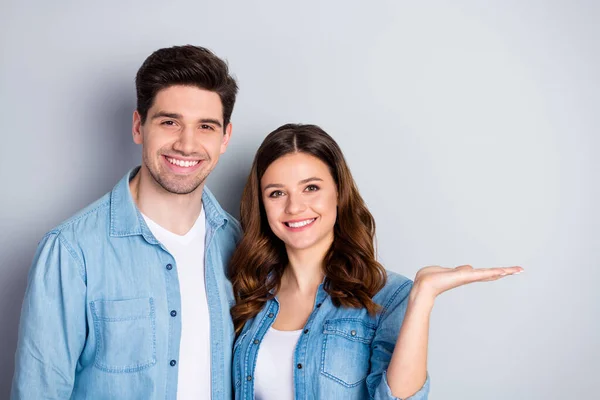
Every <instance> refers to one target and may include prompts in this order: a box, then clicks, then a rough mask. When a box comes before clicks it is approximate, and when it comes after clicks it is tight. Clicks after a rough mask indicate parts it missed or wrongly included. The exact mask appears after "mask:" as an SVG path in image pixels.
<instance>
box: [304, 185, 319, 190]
mask: <svg viewBox="0 0 600 400" xmlns="http://www.w3.org/2000/svg"><path fill="white" fill-rule="evenodd" d="M304 190H306V191H307V192H316V191H317V190H319V187H318V186H317V185H308V186H307V187H306V189H304Z"/></svg>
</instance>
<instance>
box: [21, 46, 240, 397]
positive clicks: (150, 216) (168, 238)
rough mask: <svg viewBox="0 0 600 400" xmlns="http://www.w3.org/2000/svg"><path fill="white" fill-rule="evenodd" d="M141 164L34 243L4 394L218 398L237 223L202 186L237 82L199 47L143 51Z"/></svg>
mask: <svg viewBox="0 0 600 400" xmlns="http://www.w3.org/2000/svg"><path fill="white" fill-rule="evenodd" d="M136 89H137V109H136V111H135V112H134V113H133V129H132V131H133V140H134V142H135V143H137V144H141V145H142V165H141V167H138V168H135V169H134V170H132V171H130V172H129V173H127V175H125V177H124V178H123V179H122V180H121V181H120V182H119V183H118V184H117V185H116V186H115V188H114V189H113V190H112V191H111V192H110V193H108V194H106V195H105V196H104V197H102V198H101V199H100V200H98V201H96V202H95V203H93V204H92V205H90V206H88V207H87V208H86V209H84V210H83V211H81V212H79V213H78V214H77V215H75V216H74V217H72V218H71V219H69V220H67V221H66V222H64V223H62V224H61V225H59V226H58V227H57V228H55V229H53V230H52V231H50V232H49V233H47V234H46V236H45V237H44V238H43V240H42V241H41V243H40V245H39V247H38V250H37V253H36V255H35V259H34V262H33V266H32V268H31V271H30V273H29V279H28V287H27V291H26V293H25V300H24V303H23V309H22V315H21V324H20V328H19V343H18V347H17V352H16V365H15V375H14V379H13V385H12V395H11V396H12V399H41V398H44V399H69V398H72V399H144V400H146V399H165V398H166V399H207V398H212V399H230V398H231V372H230V370H231V365H230V364H231V351H232V349H231V347H232V342H233V336H234V334H233V325H232V322H231V318H230V316H229V308H230V307H231V305H232V304H233V301H234V300H233V295H232V292H231V284H230V283H229V281H228V280H227V278H226V275H225V270H226V266H227V263H228V261H229V258H230V256H231V254H232V252H233V250H234V249H235V246H236V244H237V241H238V239H239V237H240V234H241V231H240V228H239V225H238V222H237V221H236V220H235V219H233V218H232V217H231V216H230V215H229V214H227V213H226V212H225V211H223V209H222V208H221V207H220V206H219V204H218V202H217V201H216V200H215V198H214V197H213V196H212V194H211V193H210V192H209V191H208V189H207V188H206V187H205V186H204V182H205V180H206V178H207V177H208V175H209V174H210V172H211V171H212V170H213V168H214V167H215V165H216V164H217V161H218V160H219V156H220V155H221V154H223V153H224V152H225V150H226V149H227V145H228V143H229V139H230V137H231V123H230V117H231V113H232V111H233V106H234V103H235V97H236V94H237V84H236V82H235V80H234V79H233V78H232V77H231V76H230V75H229V72H228V68H227V65H226V64H225V63H224V62H223V61H222V60H221V59H219V58H217V57H216V56H215V55H214V54H213V53H211V52H210V51H209V50H206V49H204V48H201V47H194V46H182V47H172V48H165V49H160V50H158V51H156V52H155V53H153V54H152V55H150V57H148V58H147V59H146V61H145V62H144V63H143V65H142V66H141V68H140V69H139V71H138V73H137V77H136Z"/></svg>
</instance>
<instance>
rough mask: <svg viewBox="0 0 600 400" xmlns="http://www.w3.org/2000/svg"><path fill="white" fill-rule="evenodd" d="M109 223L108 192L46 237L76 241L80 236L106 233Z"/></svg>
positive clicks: (52, 230)
mask: <svg viewBox="0 0 600 400" xmlns="http://www.w3.org/2000/svg"><path fill="white" fill-rule="evenodd" d="M109 221H110V192H109V193H107V194H105V195H104V196H102V197H101V198H99V199H98V200H96V201H94V202H93V203H91V204H89V205H87V206H86V207H84V208H83V209H81V210H79V211H78V212H77V213H75V214H74V215H73V216H71V217H69V218H67V219H66V220H64V221H63V222H61V223H60V224H58V225H57V226H55V227H54V228H53V229H51V230H50V231H49V232H48V233H47V234H46V235H51V234H54V235H60V236H62V237H64V238H66V239H76V238H77V237H80V236H81V235H86V234H89V233H93V232H100V231H107V229H108V223H109Z"/></svg>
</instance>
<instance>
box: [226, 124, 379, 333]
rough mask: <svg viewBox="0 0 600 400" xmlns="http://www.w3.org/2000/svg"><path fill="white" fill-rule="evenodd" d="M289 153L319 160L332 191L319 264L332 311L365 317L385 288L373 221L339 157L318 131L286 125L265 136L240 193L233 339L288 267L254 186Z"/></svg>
mask: <svg viewBox="0 0 600 400" xmlns="http://www.w3.org/2000/svg"><path fill="white" fill-rule="evenodd" d="M290 153H305V154H309V155H311V156H314V157H316V158H318V159H319V160H321V161H323V162H324V163H325V164H326V165H327V166H328V167H329V171H330V172H331V175H332V176H333V179H334V181H335V184H336V186H337V191H338V209H337V220H336V222H335V226H334V239H333V243H332V244H331V247H330V248H329V250H328V252H327V253H326V255H325V259H324V260H323V271H324V274H325V281H324V289H325V290H326V291H327V293H328V294H329V296H330V297H331V300H332V301H333V304H335V305H336V306H338V307H339V306H346V307H354V308H361V307H364V308H366V309H367V310H368V312H369V313H371V314H374V313H376V312H377V310H378V309H379V306H378V305H377V304H375V303H374V302H373V300H372V298H373V296H374V295H375V294H376V293H377V292H378V291H379V290H380V289H381V288H382V287H383V286H384V285H385V282H386V272H385V269H384V268H383V266H382V265H381V264H379V263H378V262H377V260H375V246H374V238H375V221H374V219H373V216H372V215H371V213H370V212H369V210H368V209H367V206H366V205H365V202H364V201H363V199H362V197H361V196H360V194H359V193H358V189H357V187H356V184H355V183H354V179H353V178H352V174H351V173H350V169H349V168H348V165H347V164H346V160H345V159H344V155H343V154H342V151H341V150H340V147H339V146H338V144H337V143H336V142H335V140H333V138H332V137H331V136H329V135H328V134H327V133H326V132H325V131H323V130H322V129H321V128H319V127H318V126H315V125H296V124H287V125H283V126H281V127H279V128H277V129H276V130H275V131H273V132H271V133H270V134H269V135H268V136H267V137H266V138H265V140H264V141H263V143H262V144H261V145H260V147H259V149H258V151H257V152H256V156H255V157H254V162H253V163H252V168H251V170H250V175H249V176H248V181H247V182H246V186H245V188H244V192H243V194H242V200H241V206H240V217H241V224H242V229H243V231H244V235H243V237H242V240H241V242H240V244H239V246H238V248H237V250H236V251H235V253H234V254H233V257H232V258H231V261H230V265H229V276H230V278H231V282H232V284H233V292H234V294H235V300H236V304H235V306H233V307H232V309H231V315H232V317H233V323H234V326H235V331H236V333H237V334H239V332H240V331H241V330H242V328H243V327H244V324H245V323H246V321H248V320H249V319H251V318H253V317H255V316H256V315H257V314H258V313H259V311H260V310H261V309H262V307H263V306H264V305H265V303H266V302H267V301H268V300H269V299H272V298H273V297H274V296H275V294H276V293H277V291H278V289H279V285H280V283H281V277H282V274H283V271H284V270H285V268H286V266H287V265H288V258H287V253H286V250H285V245H284V243H283V242H282V241H281V240H280V239H279V238H278V237H277V236H275V234H274V233H273V231H272V230H271V228H270V227H269V223H268V221H267V216H266V213H265V208H264V205H263V202H262V195H261V188H260V181H261V178H262V177H263V175H264V173H265V171H266V170H267V168H268V167H269V165H271V163H273V161H275V160H277V159H278V158H280V157H282V156H284V155H286V154H290Z"/></svg>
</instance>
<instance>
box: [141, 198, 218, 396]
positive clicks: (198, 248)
mask: <svg viewBox="0 0 600 400" xmlns="http://www.w3.org/2000/svg"><path fill="white" fill-rule="evenodd" d="M142 215H143V214H142ZM143 217H144V219H145V220H146V224H148V228H150V231H151V232H152V234H153V235H154V237H156V239H158V241H159V242H161V243H162V245H163V246H164V247H165V248H166V249H167V250H168V251H169V253H171V255H172V256H173V257H174V258H175V263H176V265H177V276H178V278H179V291H180V295H181V310H169V312H172V311H175V312H176V313H177V314H176V315H175V317H172V316H171V315H170V316H169V318H181V342H180V347H179V359H178V360H177V365H178V367H177V368H178V380H177V400H188V399H194V400H195V399H210V397H211V388H210V378H211V375H210V362H211V358H210V319H209V315H208V301H207V299H206V287H205V281H204V236H205V234H206V218H205V215H204V208H203V209H202V211H201V212H200V215H199V216H198V219H197V220H196V222H195V223H194V226H193V227H192V229H190V231H189V232H188V233H186V234H185V235H183V236H180V235H177V234H175V233H173V232H170V231H168V230H166V229H164V228H163V227H161V226H160V225H158V224H157V223H156V222H154V221H152V220H151V219H150V218H148V217H147V216H145V215H143Z"/></svg>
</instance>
